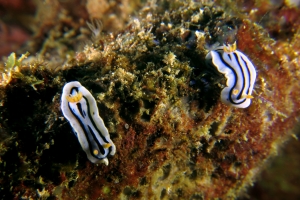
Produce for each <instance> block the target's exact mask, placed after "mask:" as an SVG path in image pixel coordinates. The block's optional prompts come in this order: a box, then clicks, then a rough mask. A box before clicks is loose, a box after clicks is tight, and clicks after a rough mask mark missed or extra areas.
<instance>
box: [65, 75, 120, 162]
mask: <svg viewBox="0 0 300 200" xmlns="http://www.w3.org/2000/svg"><path fill="white" fill-rule="evenodd" d="M61 110H62V112H63V115H64V117H65V118H67V120H68V121H69V122H70V124H71V126H72V128H73V130H74V132H75V135H76V136H77V138H78V140H79V143H80V145H81V147H82V149H83V150H84V151H85V153H86V154H87V157H88V159H89V160H90V161H91V162H93V163H104V164H106V165H108V159H107V156H108V155H114V154H115V153H116V147H115V145H114V143H113V142H112V141H111V139H110V136H109V133H108V130H107V128H106V127H105V125H104V122H103V120H102V118H101V117H100V116H99V112H98V107H97V103H96V100H95V99H94V97H93V96H92V94H91V93H90V92H89V91H88V90H87V89H86V88H85V87H83V86H82V85H81V84H80V83H79V82H78V81H73V82H69V83H67V84H66V85H65V86H64V87H63V93H62V96H61Z"/></svg>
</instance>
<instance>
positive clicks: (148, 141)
mask: <svg viewBox="0 0 300 200" xmlns="http://www.w3.org/2000/svg"><path fill="white" fill-rule="evenodd" d="M51 2H52V1H51ZM70 2H71V1H63V2H61V1H53V3H52V4H50V3H49V2H48V1H46V2H45V5H44V7H43V6H42V5H40V4H38V3H37V9H39V10H38V11H39V12H37V13H38V15H39V16H43V19H44V21H40V23H33V24H32V26H33V27H34V30H35V32H34V36H33V39H32V40H30V41H28V43H27V45H26V46H25V47H23V48H22V49H20V51H21V50H24V52H26V51H27V50H28V51H29V52H30V56H28V58H26V59H22V60H19V61H18V65H17V67H18V68H17V70H10V71H9V73H10V74H8V71H7V68H5V65H4V63H8V64H9V66H11V64H10V63H12V57H11V56H9V57H8V58H4V59H3V62H2V64H1V70H2V71H1V73H3V77H4V78H5V77H8V76H9V77H10V79H5V80H4V78H2V79H1V85H0V96H1V106H0V113H1V121H0V138H1V142H0V156H1V157H0V158H1V159H0V173H1V176H0V183H1V188H0V196H2V197H3V198H4V199H30V198H31V199H36V198H41V199H214V198H216V199H234V198H238V197H241V196H243V194H245V192H246V189H247V188H248V187H249V186H251V185H252V184H253V182H254V180H255V179H256V176H257V175H258V173H259V172H260V171H261V169H262V168H263V166H264V165H265V163H266V161H268V160H269V159H270V158H271V157H273V156H274V155H276V153H277V151H278V149H279V147H280V146H281V145H282V144H283V143H284V142H285V141H286V140H288V139H289V138H290V137H291V135H292V134H294V133H295V129H294V127H295V126H296V124H297V118H298V116H299V111H300V110H299V109H300V105H299V104H300V101H299V97H300V96H299V91H300V90H299V89H300V88H299V87H300V84H299V81H298V80H299V78H300V77H299V76H300V74H299V66H300V65H299V60H298V54H299V52H300V46H299V43H297V42H296V41H298V40H299V30H300V26H299V25H300V23H298V22H297V21H295V22H294V23H293V24H292V25H290V22H291V21H290V20H291V19H290V18H288V20H287V22H286V23H287V25H290V26H287V27H288V28H289V29H288V30H284V31H285V33H288V34H289V37H288V38H287V37H283V35H284V36H285V34H284V33H282V32H281V31H280V30H278V29H282V28H283V27H285V25H286V24H279V25H278V26H279V27H277V28H275V27H272V26H271V25H270V24H272V23H274V22H273V20H274V19H273V18H272V15H274V12H275V10H276V11H277V10H279V11H280V13H282V16H283V17H284V16H285V17H287V15H286V13H289V14H290V15H289V16H292V17H293V16H294V13H298V14H299V12H300V11H299V10H298V8H295V7H288V6H285V3H284V2H281V4H282V5H283V6H282V7H277V6H269V7H267V5H265V4H264V3H263V2H260V1H256V2H255V3H252V4H251V3H249V4H246V3H245V2H240V1H238V2H237V5H232V4H234V3H232V2H231V1H220V2H218V1H217V2H215V1H201V2H194V1H188V2H184V1H160V2H154V1H149V2H144V3H142V2H136V1H132V2H135V3H129V2H127V1H115V2H112V1H91V0H90V1H87V2H86V4H83V3H82V2H81V1H76V2H77V3H78V2H81V3H79V4H78V9H79V10H80V11H81V12H79V11H78V12H77V11H76V9H74V7H72V6H71V5H72V4H71V3H70ZM72 2H73V1H72ZM99 2H100V3H101V2H102V3H103V7H102V8H101V9H100V11H101V12H103V13H98V14H97V12H95V10H94V8H96V7H97V6H98V7H99ZM225 2H226V3H225ZM113 3H115V4H117V5H118V7H114V4H113ZM93 4H94V5H95V7H93ZM262 4H263V5H264V6H261V7H260V6H259V5H262ZM73 6H74V5H73ZM45 7H47V8H51V9H50V11H51V12H49V13H45V14H44V15H43V12H42V11H43V10H44V9H45ZM133 8H135V9H138V11H137V12H134V9H133ZM117 11H118V12H120V11H122V12H123V13H116V14H115V15H114V17H112V18H110V17H109V16H110V14H111V13H113V12H117ZM253 12H256V13H258V16H261V17H260V18H258V17H257V16H255V15H254V14H253ZM264 12H266V14H265V15H263V13H264ZM128 13H131V15H132V17H131V18H127V17H128ZM94 15H97V17H99V18H100V20H101V21H102V22H101V23H100V21H99V19H91V21H89V22H88V24H86V23H85V21H87V20H88V18H89V17H91V18H92V17H95V16H94ZM116 16H118V17H122V19H118V18H117V17H116ZM101 17H102V19H101ZM32 20H33V21H35V20H36V19H32ZM110 22H116V23H117V24H111V23H110ZM127 22H128V23H127ZM256 22H261V23H256ZM110 24H111V26H110ZM88 27H89V28H90V29H91V30H90V29H89V28H88ZM45 30H49V32H47V34H45ZM100 30H102V31H103V32H101V31H100ZM108 31H112V32H108ZM272 34H274V35H275V36H277V37H271V36H273V35H272ZM234 41H237V47H238V49H239V50H240V51H242V52H243V53H245V54H246V55H247V56H248V57H249V59H250V60H252V62H253V64H254V65H255V66H256V71H257V74H258V75H257V79H256V84H255V89H254V93H253V94H252V95H253V96H254V98H253V100H252V104H251V105H250V106H249V107H248V108H245V109H239V108H234V107H230V106H227V105H225V104H223V103H222V102H221V100H220V93H221V91H222V89H223V88H224V87H225V86H226V78H225V77H224V76H223V75H222V74H220V73H218V71H217V70H216V69H213V68H212V66H210V65H207V64H206V60H205V56H206V54H207V53H208V52H209V50H211V49H213V48H214V47H216V46H217V45H218V44H222V43H232V42H234ZM24 52H21V53H24ZM12 55H13V54H12ZM18 57H19V56H18V55H17V56H14V60H16V59H17V58H18ZM21 58H22V56H21ZM14 65H15V64H14ZM14 65H13V66H12V67H10V69H15V67H14ZM74 80H76V81H79V82H80V83H81V84H82V85H83V86H84V87H86V88H87V89H88V90H89V91H90V92H91V93H92V95H93V96H94V97H95V99H96V100H97V104H98V108H99V114H100V116H101V118H102V119H103V121H104V123H105V125H106V127H107V128H108V131H109V133H110V138H111V139H112V141H113V142H114V144H115V145H116V149H117V150H116V154H115V155H114V156H113V157H110V158H109V165H108V166H105V165H102V164H98V165H97V164H93V163H91V162H89V160H88V159H87V157H86V154H85V153H84V151H83V150H82V149H81V147H80V145H79V142H78V141H77V139H76V137H75V136H74V134H73V133H72V129H71V127H70V125H69V124H68V122H67V120H66V119H65V118H64V116H63V115H62V113H61V110H60V98H61V92H62V87H63V86H64V84H65V83H66V82H70V81H74ZM77 134H78V133H77Z"/></svg>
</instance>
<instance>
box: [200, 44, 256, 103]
mask: <svg viewBox="0 0 300 200" xmlns="http://www.w3.org/2000/svg"><path fill="white" fill-rule="evenodd" d="M205 58H206V59H207V60H208V61H211V62H212V64H213V65H214V66H215V67H216V68H217V70H218V71H219V72H221V73H222V74H224V75H225V77H226V78H227V82H226V87H225V88H224V89H223V90H222V92H221V100H222V102H223V103H225V104H227V105H230V106H234V107H237V108H247V107H248V106H249V105H250V104H251V99H252V98H253V96H252V95H251V94H252V91H253V86H254V83H255V79H256V70H255V67H254V65H253V64H252V62H251V61H250V60H249V58H248V57H247V56H246V55H245V54H243V53H242V52H240V51H239V50H237V49H236V42H235V43H234V44H232V45H230V44H229V45H225V44H224V45H223V46H220V47H217V48H216V49H214V50H212V51H210V52H209V53H208V54H207V55H206V57H205Z"/></svg>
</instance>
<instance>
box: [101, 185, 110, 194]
mask: <svg viewBox="0 0 300 200" xmlns="http://www.w3.org/2000/svg"><path fill="white" fill-rule="evenodd" d="M102 192H103V193H104V194H109V193H110V188H109V187H108V186H104V187H103V188H102Z"/></svg>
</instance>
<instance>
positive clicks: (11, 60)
mask: <svg viewBox="0 0 300 200" xmlns="http://www.w3.org/2000/svg"><path fill="white" fill-rule="evenodd" d="M29 54H30V53H29V52H26V53H25V54H22V55H21V56H20V58H19V59H18V60H17V59H16V53H15V52H12V53H11V54H10V55H9V56H8V58H7V61H6V63H5V65H6V68H7V69H12V68H13V67H20V65H21V62H22V61H23V60H24V59H26V58H27V57H28V56H29Z"/></svg>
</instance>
